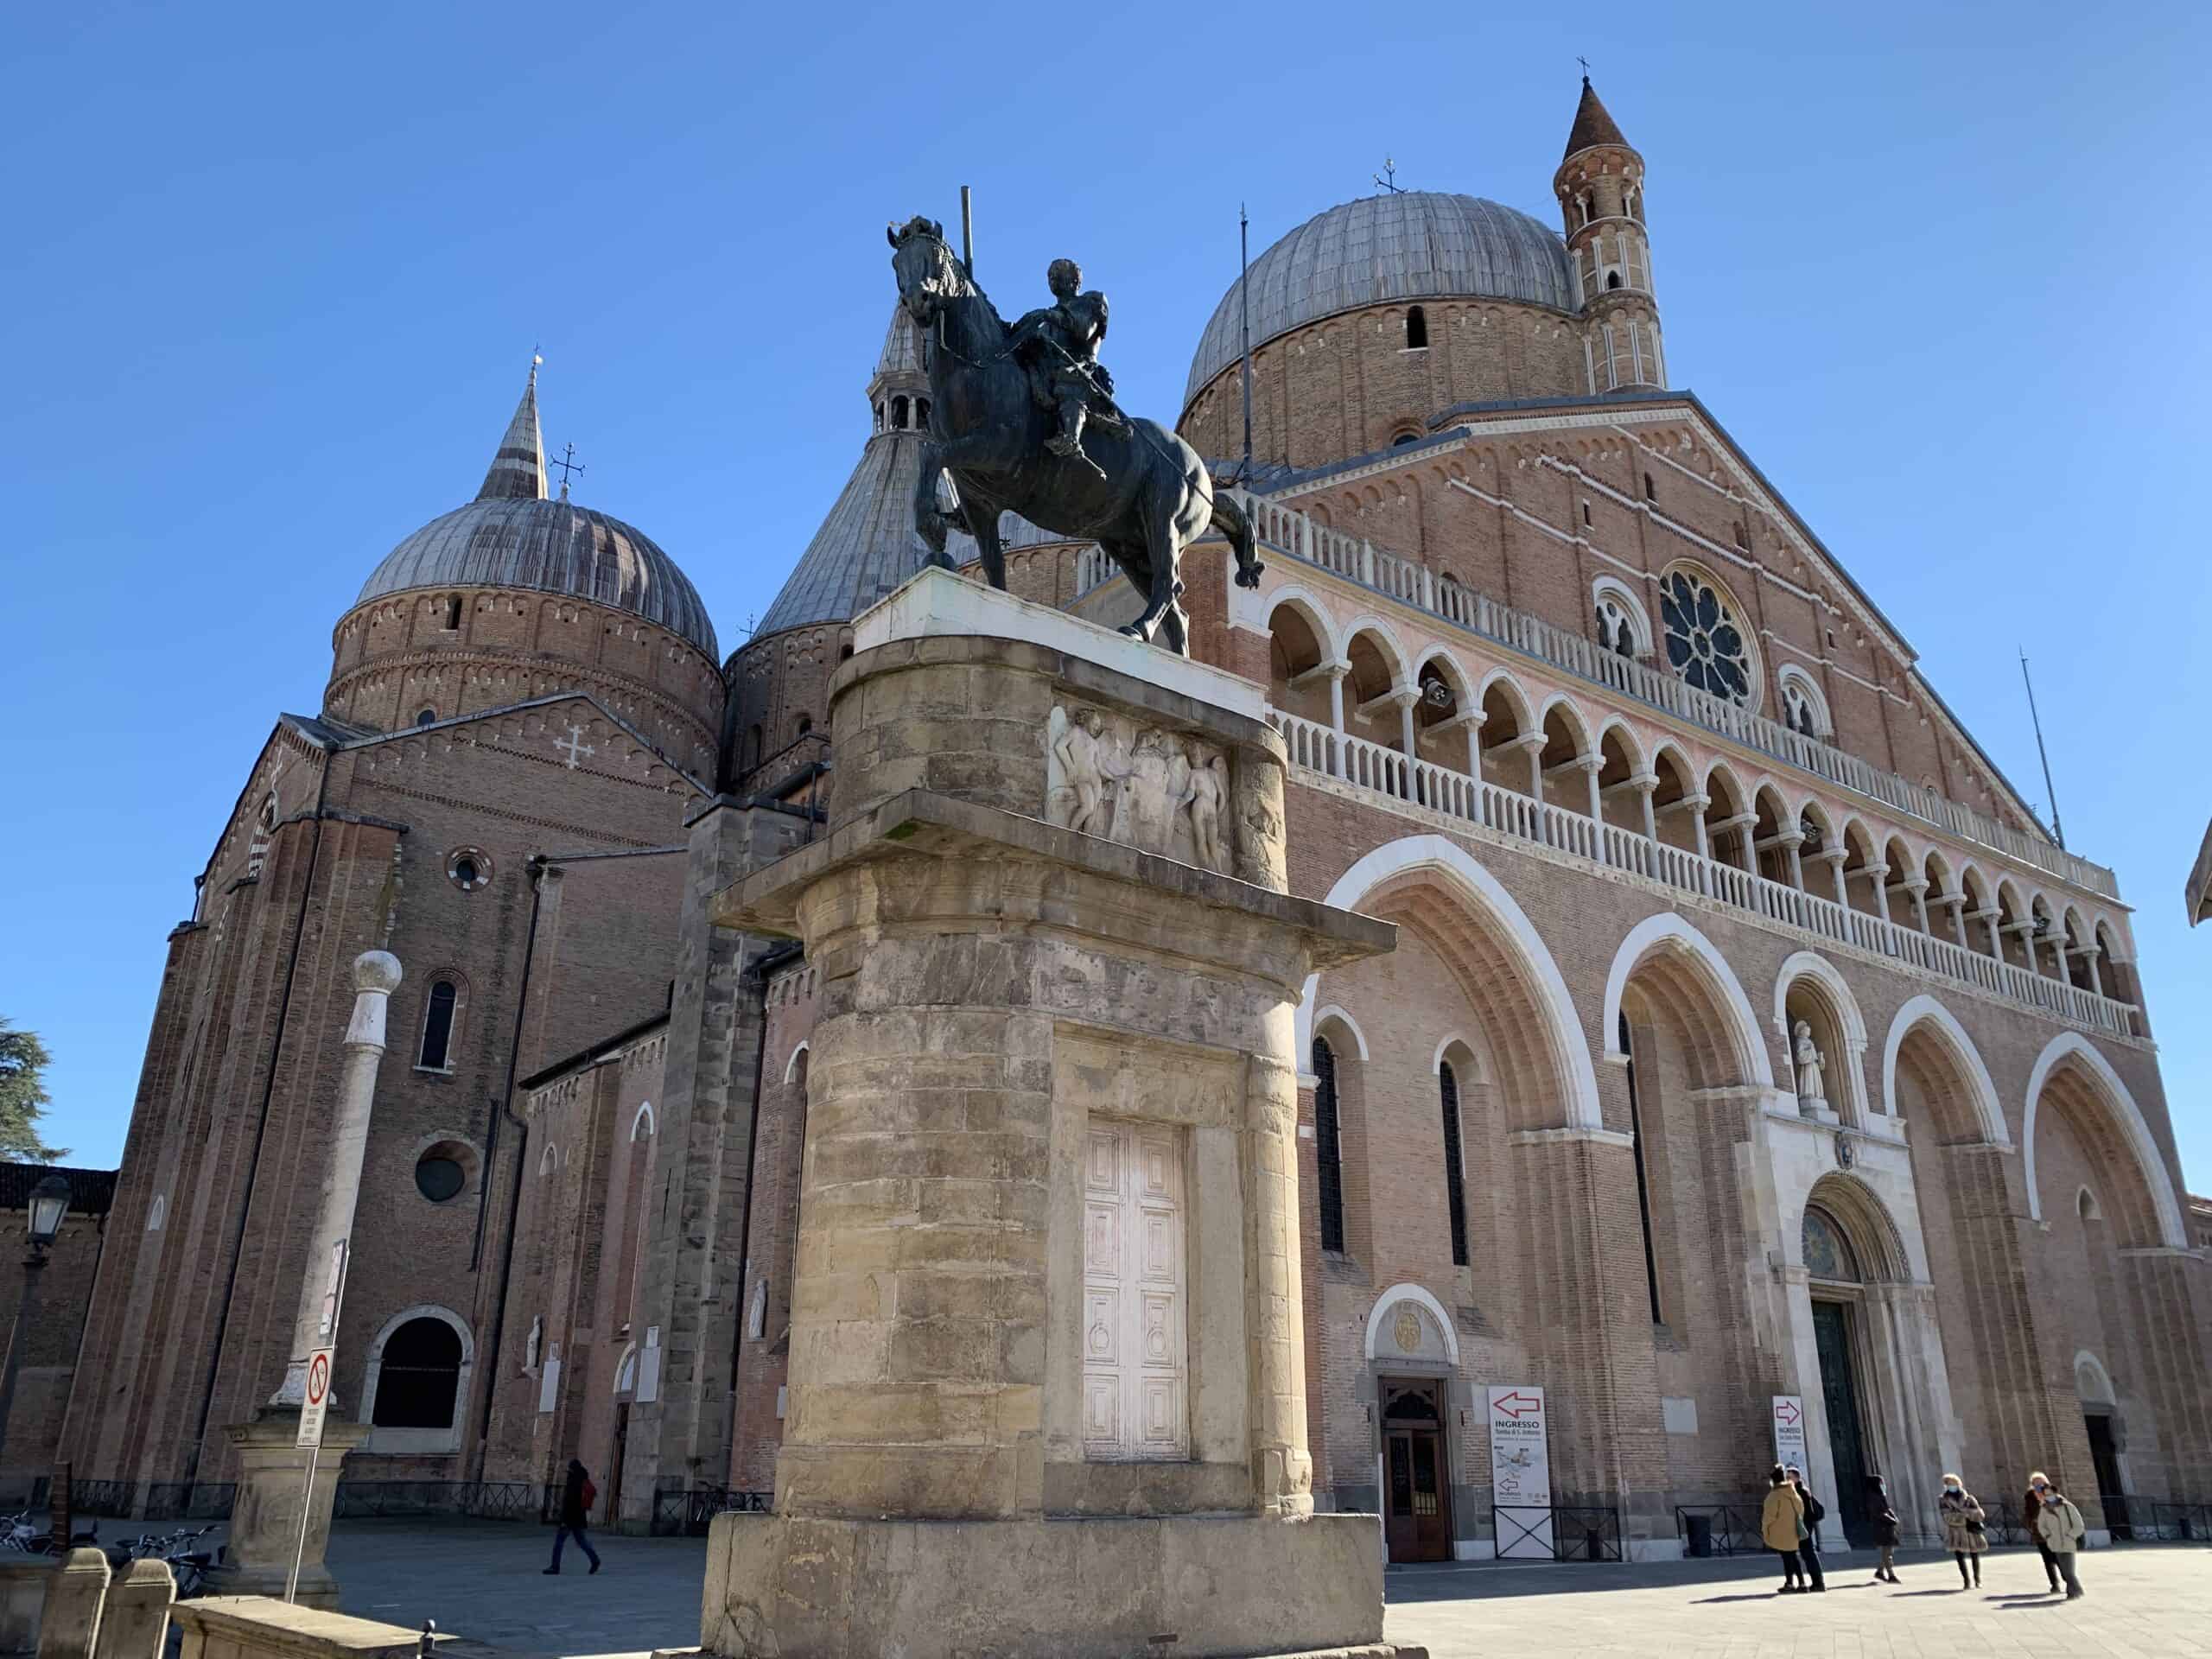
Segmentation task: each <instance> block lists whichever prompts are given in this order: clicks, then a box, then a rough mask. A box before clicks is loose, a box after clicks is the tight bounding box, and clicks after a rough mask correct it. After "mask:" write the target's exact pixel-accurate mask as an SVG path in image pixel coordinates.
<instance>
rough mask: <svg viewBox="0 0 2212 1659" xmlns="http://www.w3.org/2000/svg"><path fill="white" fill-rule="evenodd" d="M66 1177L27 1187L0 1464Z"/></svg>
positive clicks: (63, 1205)
mask: <svg viewBox="0 0 2212 1659" xmlns="http://www.w3.org/2000/svg"><path fill="white" fill-rule="evenodd" d="M69 1198H70V1192H69V1178H68V1177H67V1175H62V1174H48V1175H46V1176H43V1177H41V1179H40V1181H39V1184H38V1185H36V1186H34V1187H33V1188H31V1201H30V1212H29V1217H28V1222H29V1227H28V1231H29V1243H30V1254H29V1255H27V1256H25V1257H24V1258H23V1294H22V1295H21V1296H20V1297H19V1298H17V1299H16V1322H15V1324H14V1325H12V1326H10V1328H9V1332H8V1369H7V1372H6V1375H5V1376H0V1465H4V1464H5V1463H6V1460H7V1455H8V1417H9V1414H10V1413H11V1412H13V1411H14V1410H15V1408H16V1372H17V1371H19V1370H22V1363H23V1343H24V1341H25V1339H26V1338H28V1337H29V1333H30V1332H32V1331H34V1330H35V1329H36V1328H37V1321H38V1292H39V1285H40V1283H41V1281H42V1280H43V1278H44V1277H45V1275H44V1274H43V1272H42V1271H41V1270H42V1269H43V1268H45V1266H46V1253H47V1251H48V1250H49V1249H52V1248H53V1247H54V1239H55V1238H56V1237H58V1236H60V1232H61V1223H62V1220H63V1218H64V1217H67V1215H68V1213H69Z"/></svg>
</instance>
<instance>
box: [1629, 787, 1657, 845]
mask: <svg viewBox="0 0 2212 1659" xmlns="http://www.w3.org/2000/svg"><path fill="white" fill-rule="evenodd" d="M1629 783H1630V785H1633V786H1634V788H1635V790H1636V799H1637V805H1638V806H1640V807H1641V808H1643V837H1644V839H1645V840H1646V841H1656V840H1658V839H1659V815H1658V813H1657V811H1656V810H1655V809H1654V807H1653V806H1652V802H1653V801H1654V800H1656V798H1657V797H1658V794H1659V779H1657V778H1656V777H1655V776H1654V775H1653V774H1651V773H1650V772H1639V773H1638V774H1637V776H1635V777H1633V778H1631V779H1629Z"/></svg>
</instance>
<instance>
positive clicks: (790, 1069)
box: [784, 1042, 814, 1083]
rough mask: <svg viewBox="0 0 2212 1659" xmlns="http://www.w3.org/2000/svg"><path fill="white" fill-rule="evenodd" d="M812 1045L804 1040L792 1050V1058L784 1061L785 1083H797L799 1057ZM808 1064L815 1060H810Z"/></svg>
mask: <svg viewBox="0 0 2212 1659" xmlns="http://www.w3.org/2000/svg"><path fill="white" fill-rule="evenodd" d="M812 1047H813V1045H812V1044H811V1043H805V1042H803V1043H801V1044H800V1045H799V1046H798V1047H797V1048H795V1049H793V1050H791V1058H789V1059H788V1060H785V1062H784V1081H785V1083H797V1082H798V1057H799V1056H800V1055H802V1054H804V1053H805V1052H807V1051H808V1050H809V1049H810V1048H812ZM807 1064H808V1065H813V1064H814V1062H813V1061H811V1060H810V1061H808V1062H807Z"/></svg>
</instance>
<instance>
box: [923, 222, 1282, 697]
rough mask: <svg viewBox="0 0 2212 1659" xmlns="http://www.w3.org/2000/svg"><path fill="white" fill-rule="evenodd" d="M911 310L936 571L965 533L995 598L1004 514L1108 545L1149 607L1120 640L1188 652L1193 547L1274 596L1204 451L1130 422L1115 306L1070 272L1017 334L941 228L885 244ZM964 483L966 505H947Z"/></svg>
mask: <svg viewBox="0 0 2212 1659" xmlns="http://www.w3.org/2000/svg"><path fill="white" fill-rule="evenodd" d="M885 234H886V235H887V236H888V237H889V238H890V240H891V247H892V256H891V268H892V270H893V272H894V273H895V274H896V275H897V277H898V279H899V302H900V303H901V304H903V305H904V306H905V307H906V313H907V315H909V316H911V317H912V319H913V320H914V326H915V327H916V329H917V331H918V333H919V334H920V335H921V337H922V339H923V340H924V342H925V350H924V359H925V362H926V363H927V364H928V366H929V377H930V432H929V436H928V438H927V440H926V442H925V446H924V448H923V450H922V473H921V480H920V482H919V484H918V486H917V487H916V490H915V493H914V524H915V528H916V529H917V530H918V531H920V533H921V537H922V539H923V540H924V541H925V543H928V545H929V548H930V562H931V563H932V564H936V565H940V566H943V567H944V568H945V569H950V568H951V566H952V561H951V560H950V558H948V557H947V556H946V555H945V551H944V538H945V532H946V531H948V530H963V531H967V532H968V534H969V535H970V536H971V537H974V538H975V541H976V549H977V550H978V551H979V552H980V553H981V554H982V561H983V574H984V575H985V576H986V577H988V579H989V582H990V584H991V586H992V587H994V588H1003V587H1005V586H1006V558H1005V553H1004V550H1003V549H1002V548H1001V544H1000V542H999V515H1000V514H1001V512H1017V513H1020V515H1021V516H1022V517H1023V518H1027V519H1028V520H1029V521H1030V523H1032V524H1036V525H1038V526H1039V528H1041V529H1044V530H1047V531H1052V532H1053V533H1054V534H1056V535H1060V536H1065V537H1070V538H1071V539H1080V540H1086V541H1094V542H1096V543H1098V545H1099V546H1100V547H1102V548H1103V549H1104V550H1105V551H1106V553H1107V555H1108V556H1109V557H1111V558H1112V559H1113V560H1114V562H1115V563H1117V564H1118V565H1120V566H1121V567H1122V574H1123V575H1126V576H1128V579H1129V583H1130V585H1131V586H1132V587H1134V588H1135V589H1136V590H1137V593H1138V594H1139V595H1140V596H1141V598H1142V599H1143V601H1144V609H1143V610H1142V611H1141V613H1139V615H1138V617H1137V619H1136V620H1135V621H1134V622H1132V623H1130V624H1129V625H1128V626H1127V627H1125V628H1123V629H1122V632H1124V633H1127V634H1132V635H1134V636H1135V637H1136V638H1137V639H1143V640H1146V641H1148V642H1155V643H1157V644H1159V645H1161V646H1163V647H1165V648H1166V650H1169V651H1172V652H1175V653H1176V654H1177V655H1179V656H1187V655H1189V654H1190V648H1191V647H1190V640H1189V636H1188V632H1187V625H1188V623H1189V620H1190V619H1189V617H1188V615H1187V614H1186V613H1185V611H1184V610H1183V607H1181V606H1180V605H1179V604H1178V603H1177V602H1176V601H1177V597H1178V595H1179V594H1181V593H1182V591H1183V583H1182V580H1181V576H1180V574H1179V571H1180V566H1181V564H1182V558H1183V550H1184V549H1185V547H1187V546H1189V545H1190V544H1191V543H1192V542H1194V541H1196V540H1197V539H1198V537H1200V536H1202V535H1205V533H1206V532H1207V531H1209V530H1212V531H1219V532H1220V533H1221V534H1222V535H1223V536H1224V537H1227V538H1228V540H1229V544H1230V547H1231V548H1232V549H1233V550H1235V553H1236V580H1237V582H1238V583H1239V585H1241V586H1243V587H1246V588H1256V587H1258V586H1259V585H1260V571H1261V564H1260V561H1259V556H1258V550H1257V546H1256V543H1255V537H1254V535H1253V531H1252V523H1251V520H1250V518H1249V517H1248V516H1247V515H1246V514H1245V512H1244V511H1243V509H1242V508H1241V507H1240V506H1238V505H1237V504H1236V502H1235V501H1234V500H1232V499H1230V498H1228V497H1227V496H1217V495H1216V494H1215V493H1214V487H1213V480H1212V479H1211V477H1210V476H1209V475H1208V474H1207V472H1206V467H1205V462H1204V461H1201V460H1200V459H1199V458H1198V451H1197V450H1195V449H1193V448H1191V446H1190V445H1189V444H1187V443H1185V442H1183V440H1182V439H1181V438H1179V437H1178V436H1177V435H1175V434H1174V433H1173V432H1171V431H1169V430H1167V429H1166V428H1165V427H1163V426H1161V425H1160V423H1158V422H1156V421H1147V420H1142V419H1140V418H1138V417H1137V416H1131V415H1125V414H1123V413H1122V411H1121V410H1120V409H1119V408H1118V407H1116V404H1115V403H1114V401H1113V397H1112V391H1113V382H1112V381H1111V380H1110V379H1109V378H1107V376H1106V372H1105V371H1104V369H1103V368H1102V367H1100V366H1099V364H1098V360H1097V357H1096V348H1097V346H1098V342H1099V341H1100V340H1103V338H1104V336H1105V333H1106V302H1105V296H1103V295H1100V294H1095V293H1089V294H1087V293H1084V292H1082V291H1081V289H1082V273H1081V272H1080V271H1078V270H1077V269H1076V268H1075V265H1074V263H1073V262H1072V261H1069V260H1060V261H1056V262H1055V263H1054V264H1053V268H1052V273H1051V279H1050V280H1051V282H1052V291H1053V296H1054V301H1055V303H1054V304H1053V305H1052V306H1050V307H1048V308H1046V309H1044V310H1042V311H1034V312H1032V313H1030V314H1029V315H1027V316H1026V317H1024V318H1023V319H1022V320H1021V321H1020V324H1018V325H1017V326H1016V327H1014V328H1011V329H1010V328H1008V327H1007V325H1006V322H1005V320H1004V319H1003V318H1001V316H1000V315H999V314H998V311H997V309H996V308H995V307H994V306H993V305H992V304H991V302H990V300H989V299H988V297H987V296H985V295H984V293H983V290H982V289H980V288H978V287H976V282H975V279H974V278H973V277H970V276H969V274H968V270H967V267H966V266H965V265H963V264H962V263H961V261H960V258H959V257H958V256H957V254H955V253H954V252H953V251H952V250H951V249H950V248H949V247H947V246H946V245H945V241H944V228H943V227H942V226H939V225H938V224H937V223H936V222H935V221H934V220H931V219H919V218H917V219H909V220H908V221H907V222H906V225H904V226H901V227H899V228H898V229H895V230H889V231H887V232H885ZM945 475H950V479H951V480H952V486H953V489H954V492H955V493H957V496H958V498H959V504H958V505H957V507H954V508H952V509H950V511H948V510H947V509H945V508H944V507H942V506H940V505H939V504H938V480H939V479H940V478H941V477H943V476H945Z"/></svg>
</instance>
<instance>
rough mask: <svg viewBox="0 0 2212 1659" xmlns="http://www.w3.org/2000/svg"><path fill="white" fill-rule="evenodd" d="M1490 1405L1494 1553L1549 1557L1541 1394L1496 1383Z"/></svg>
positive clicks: (1548, 1459) (1547, 1450) (1548, 1476)
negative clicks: (1495, 1509) (1495, 1545)
mask: <svg viewBox="0 0 2212 1659" xmlns="http://www.w3.org/2000/svg"><path fill="white" fill-rule="evenodd" d="M1488 1394H1489V1401H1490V1484H1491V1503H1494V1504H1495V1505H1496V1506H1497V1540H1496V1544H1497V1554H1498V1555H1499V1556H1500V1557H1501V1558H1502V1559H1504V1560H1514V1559H1516V1558H1518V1559H1524V1560H1547V1561H1548V1560H1551V1559H1552V1555H1553V1548H1552V1451H1551V1440H1550V1437H1549V1435H1548V1433H1547V1432H1546V1430H1545V1427H1544V1391H1543V1390H1542V1389H1539V1388H1532V1387H1530V1386H1529V1385H1528V1384H1526V1383H1522V1384H1520V1385H1518V1386H1516V1387H1511V1388H1499V1387H1497V1386H1495V1385H1493V1386H1491V1389H1489V1390H1488Z"/></svg>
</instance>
